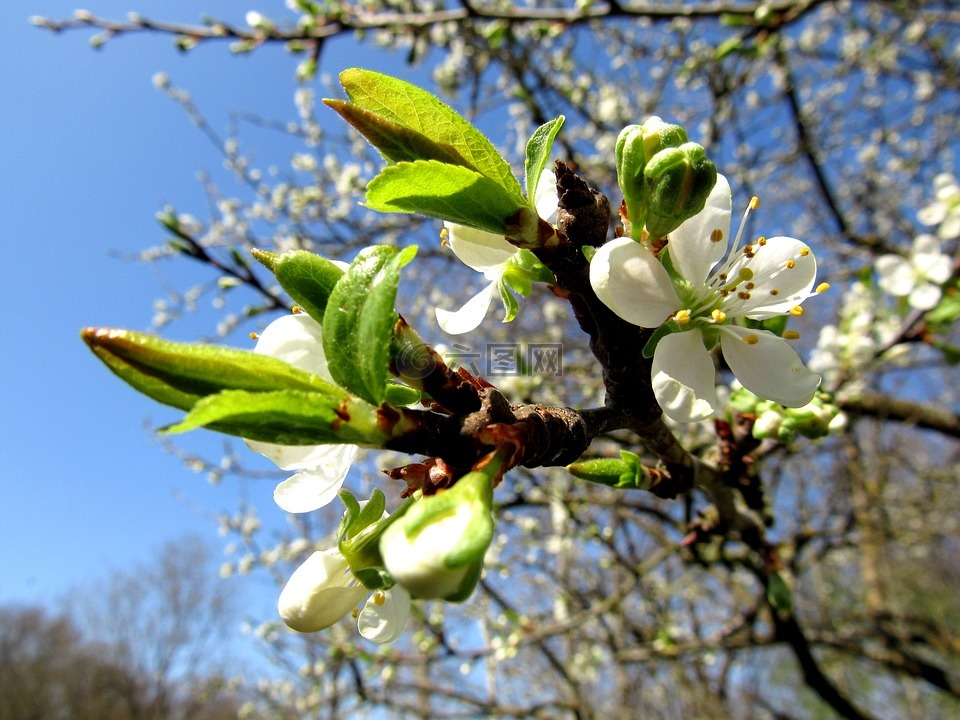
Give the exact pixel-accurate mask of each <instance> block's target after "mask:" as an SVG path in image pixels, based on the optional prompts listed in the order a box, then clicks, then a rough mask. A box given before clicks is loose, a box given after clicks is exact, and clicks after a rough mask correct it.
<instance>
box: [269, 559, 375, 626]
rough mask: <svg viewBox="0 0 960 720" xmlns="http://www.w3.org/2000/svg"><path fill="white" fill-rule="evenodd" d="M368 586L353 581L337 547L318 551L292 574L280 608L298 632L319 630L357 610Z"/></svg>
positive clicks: (282, 594)
mask: <svg viewBox="0 0 960 720" xmlns="http://www.w3.org/2000/svg"><path fill="white" fill-rule="evenodd" d="M366 594H367V590H366V588H364V587H362V586H354V585H353V576H352V575H351V574H350V573H349V566H348V565H347V561H346V560H345V559H344V557H343V555H341V554H340V551H339V550H337V549H336V548H333V549H330V550H325V551H323V552H315V553H313V555H311V556H310V557H309V558H307V560H306V562H304V563H303V565H301V566H300V567H299V568H297V570H296V571H295V572H294V573H293V575H291V576H290V579H289V580H288V581H287V584H286V586H285V587H284V588H283V592H281V593H280V599H279V600H278V601H277V609H278V610H279V611H280V616H281V617H282V618H283V621H284V622H285V623H286V624H287V625H288V626H289V627H290V628H292V629H294V630H296V631H297V632H316V631H317V630H323V629H324V628H328V627H330V626H331V625H333V624H334V623H335V622H337V621H338V620H340V619H341V618H342V617H343V616H344V615H346V614H347V613H348V612H350V611H351V610H353V609H354V608H355V607H356V606H357V605H358V604H359V603H360V601H361V600H363V597H364V595H366Z"/></svg>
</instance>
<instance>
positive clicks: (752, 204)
mask: <svg viewBox="0 0 960 720" xmlns="http://www.w3.org/2000/svg"><path fill="white" fill-rule="evenodd" d="M747 207H748V208H749V209H751V210H756V209H757V208H758V207H760V198H758V197H757V196H756V195H754V196H753V197H752V198H750V203H749V204H748V205H747Z"/></svg>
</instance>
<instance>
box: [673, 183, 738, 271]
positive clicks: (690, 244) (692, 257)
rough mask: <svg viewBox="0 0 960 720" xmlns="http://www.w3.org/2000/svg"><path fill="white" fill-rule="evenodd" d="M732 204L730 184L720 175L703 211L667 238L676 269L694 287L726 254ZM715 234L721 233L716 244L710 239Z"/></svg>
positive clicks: (728, 243)
mask: <svg viewBox="0 0 960 720" xmlns="http://www.w3.org/2000/svg"><path fill="white" fill-rule="evenodd" d="M732 202H733V201H732V199H731V196H730V184H729V183H728V182H727V179H726V178H725V177H724V176H723V175H717V184H716V185H714V186H713V190H711V191H710V195H709V197H707V203H706V205H704V207H703V210H701V211H700V212H699V213H697V214H696V215H694V216H693V217H692V218H689V219H688V220H686V221H684V223H683V224H682V225H681V226H680V227H678V228H677V229H676V230H674V231H673V232H672V233H670V235H669V236H668V237H669V239H670V240H669V243H668V244H667V247H668V248H669V249H670V259H671V260H672V261H673V266H674V267H675V268H676V269H677V272H679V273H680V274H681V275H682V276H683V277H684V279H685V280H686V281H687V282H689V283H690V284H691V285H694V286H699V285H703V283H704V281H706V279H707V276H708V275H709V274H710V270H711V269H712V268H713V266H714V265H716V264H717V263H718V262H720V260H722V259H723V256H724V255H726V253H727V248H728V247H729V245H730V212H731V207H732ZM714 231H719V233H720V234H719V239H718V240H717V241H716V242H714V241H712V240H711V238H712V237H713V233H714Z"/></svg>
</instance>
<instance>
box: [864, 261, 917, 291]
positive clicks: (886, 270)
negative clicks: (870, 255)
mask: <svg viewBox="0 0 960 720" xmlns="http://www.w3.org/2000/svg"><path fill="white" fill-rule="evenodd" d="M874 267H875V268H876V270H877V275H878V276H879V278H878V280H877V284H878V285H879V286H880V287H882V288H883V289H884V290H886V291H887V292H888V293H890V294H891V295H896V296H897V297H903V296H905V295H909V294H910V292H911V291H912V290H913V286H914V285H915V284H916V282H917V278H916V275H915V274H914V271H913V267H912V266H911V265H910V263H909V262H908V261H907V259H906V258H902V257H900V256H899V255H881V256H880V257H878V258H877V259H876V262H874Z"/></svg>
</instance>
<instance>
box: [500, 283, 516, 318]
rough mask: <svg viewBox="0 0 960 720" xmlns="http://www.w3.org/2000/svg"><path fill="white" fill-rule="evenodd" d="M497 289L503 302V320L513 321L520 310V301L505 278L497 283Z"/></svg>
mask: <svg viewBox="0 0 960 720" xmlns="http://www.w3.org/2000/svg"><path fill="white" fill-rule="evenodd" d="M497 291H498V292H499V293H500V301H501V302H502V303H503V322H505V323H508V322H513V320H514V318H516V317H517V313H518V312H520V303H518V302H517V298H516V297H515V296H514V294H513V293H512V292H510V286H509V285H508V284H507V283H506V282H504V280H503V278H501V279H500V282H498V283H497Z"/></svg>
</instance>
